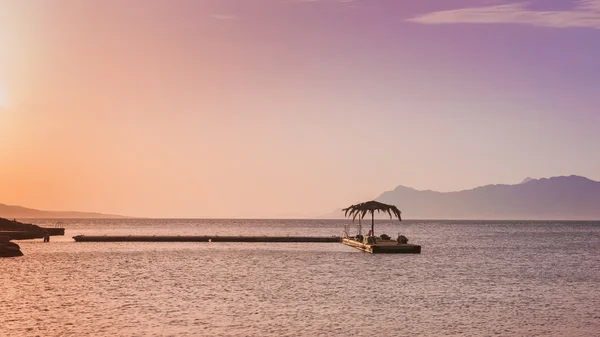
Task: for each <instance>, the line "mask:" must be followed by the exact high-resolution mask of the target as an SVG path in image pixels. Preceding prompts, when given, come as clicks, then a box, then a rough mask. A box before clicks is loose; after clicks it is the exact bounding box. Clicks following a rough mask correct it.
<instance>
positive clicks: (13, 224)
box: [0, 218, 48, 257]
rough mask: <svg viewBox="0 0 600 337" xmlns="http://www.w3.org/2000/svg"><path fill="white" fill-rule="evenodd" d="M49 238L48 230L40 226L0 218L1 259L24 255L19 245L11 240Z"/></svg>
mask: <svg viewBox="0 0 600 337" xmlns="http://www.w3.org/2000/svg"><path fill="white" fill-rule="evenodd" d="M47 236H48V233H47V230H45V229H44V228H42V227H40V226H36V225H32V224H26V223H22V222H18V221H16V220H8V219H4V218H0V257H15V256H22V255H23V252H21V248H20V247H19V245H18V244H16V243H14V242H10V240H26V239H36V238H43V237H47Z"/></svg>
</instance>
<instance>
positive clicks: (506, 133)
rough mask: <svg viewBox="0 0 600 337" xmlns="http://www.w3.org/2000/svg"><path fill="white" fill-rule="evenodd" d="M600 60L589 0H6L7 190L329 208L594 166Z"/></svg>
mask: <svg viewBox="0 0 600 337" xmlns="http://www.w3.org/2000/svg"><path fill="white" fill-rule="evenodd" d="M598 60H600V1H597V0H596V1H592V0H587V1H585V0H582V1H547V0H546V1H529V2H513V1H493V0H480V1H474V0H472V1H462V0H461V1H459V0H445V1H433V0H420V1H399V0H354V1H348V0H346V1H342V0H318V1H306V0H305V1H302V0H204V1H197V0H196V1H191V0H190V1H184V0H179V1H172V2H167V1H158V0H156V1H152V0H145V1H142V0H134V1H127V2H124V1H117V0H107V1H83V0H82V1H76V0H57V1H43V0H38V1H33V0H32V1H27V2H25V1H18V0H6V1H3V2H1V3H0V153H2V156H0V170H1V172H0V173H1V174H0V202H3V203H9V204H11V203H12V204H23V205H26V206H30V207H38V208H45V209H78V210H92V211H100V212H112V213H121V214H131V215H140V216H166V217H168V216H195V217H196V216H216V217H234V216H235V217H237V216H240V217H246V216H247V217H255V216H256V217H262V216H282V215H294V214H300V215H304V214H312V215H318V214H323V213H327V212H329V211H330V210H332V209H335V208H338V207H341V206H345V205H347V204H349V203H353V202H356V201H362V200H363V199H370V198H374V197H376V196H377V195H379V194H380V193H381V192H383V191H384V190H389V189H393V188H394V187H395V186H396V185H405V186H411V187H414V188H417V189H433V190H440V191H451V190H461V189H466V188H472V187H475V186H478V185H483V184H489V183H517V182H519V181H520V180H522V179H523V178H525V177H526V176H532V177H534V178H540V177H550V176H555V175H570V174H579V175H584V176H587V177H589V178H591V179H594V180H600V156H598V149H597V146H598V144H600V133H599V132H598V127H599V126H600V112H599V111H598V108H600V62H598ZM40 162H44V163H45V164H44V166H43V167H40V166H39V165H38V163H40ZM32 190H35V193H33V192H30V191H32ZM28 191H29V192H28ZM90 191H93V193H90ZM232 204H236V205H239V206H238V207H236V208H235V209H234V210H231V208H230V205H232ZM400 208H401V207H400Z"/></svg>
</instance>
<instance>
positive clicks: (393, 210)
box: [342, 200, 402, 236]
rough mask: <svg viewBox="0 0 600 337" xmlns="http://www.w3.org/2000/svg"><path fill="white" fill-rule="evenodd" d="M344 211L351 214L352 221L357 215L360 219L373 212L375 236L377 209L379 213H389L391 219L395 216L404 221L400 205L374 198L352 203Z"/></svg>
mask: <svg viewBox="0 0 600 337" xmlns="http://www.w3.org/2000/svg"><path fill="white" fill-rule="evenodd" d="M342 211H344V215H345V216H347V217H350V216H351V217H352V221H354V220H355V219H356V217H358V219H359V221H360V219H362V218H364V217H365V215H366V214H367V213H371V235H373V236H375V228H374V227H375V211H377V213H379V212H383V213H387V214H389V215H390V219H392V218H393V217H394V216H395V217H397V218H398V220H400V221H402V217H401V216H400V214H401V213H402V212H400V210H399V209H398V207H396V206H394V205H388V204H384V203H381V202H379V201H374V200H372V201H367V202H361V203H360V204H356V205H352V206H350V207H348V208H344V209H342Z"/></svg>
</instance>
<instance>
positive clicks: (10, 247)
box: [0, 236, 23, 257]
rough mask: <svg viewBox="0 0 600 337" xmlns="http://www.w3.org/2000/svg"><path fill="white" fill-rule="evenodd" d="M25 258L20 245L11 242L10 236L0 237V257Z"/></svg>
mask: <svg viewBox="0 0 600 337" xmlns="http://www.w3.org/2000/svg"><path fill="white" fill-rule="evenodd" d="M15 256H23V252H21V247H19V245H18V244H16V243H13V242H10V238H9V237H8V236H0V257H15Z"/></svg>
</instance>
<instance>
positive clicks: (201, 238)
mask: <svg viewBox="0 0 600 337" xmlns="http://www.w3.org/2000/svg"><path fill="white" fill-rule="evenodd" d="M73 239H74V240H75V241H77V242H209V241H210V242H340V240H341V238H340V237H339V236H241V235H240V236H233V235H231V236H221V235H198V236H189V235H173V236H169V235H167V236H165V235H104V236H91V235H77V236H74V237H73Z"/></svg>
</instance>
